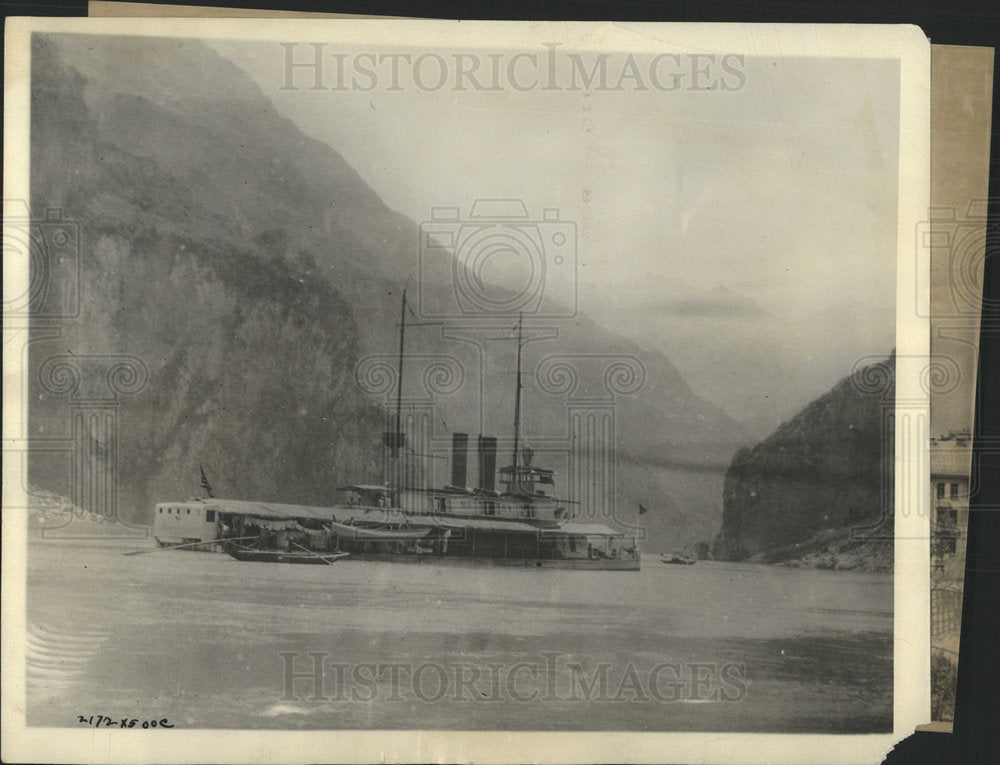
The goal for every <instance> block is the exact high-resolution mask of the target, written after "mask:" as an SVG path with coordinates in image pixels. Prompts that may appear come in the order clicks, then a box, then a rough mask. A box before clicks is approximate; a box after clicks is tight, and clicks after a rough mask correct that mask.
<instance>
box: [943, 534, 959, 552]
mask: <svg viewBox="0 0 1000 765" xmlns="http://www.w3.org/2000/svg"><path fill="white" fill-rule="evenodd" d="M957 543H958V540H956V539H955V538H954V537H951V538H950V539H948V540H947V541H946V542H945V546H946V548H947V550H948V553H949V554H950V555H954V554H955V550H957V549H958V548H957Z"/></svg>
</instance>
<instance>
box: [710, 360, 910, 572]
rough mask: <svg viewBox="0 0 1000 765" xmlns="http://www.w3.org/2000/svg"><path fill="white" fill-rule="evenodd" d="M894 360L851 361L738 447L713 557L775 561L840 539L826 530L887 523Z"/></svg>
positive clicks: (810, 551) (890, 495) (889, 528)
mask: <svg viewBox="0 0 1000 765" xmlns="http://www.w3.org/2000/svg"><path fill="white" fill-rule="evenodd" d="M894 370H895V363H894V357H890V358H889V359H888V360H887V361H884V362H880V363H878V364H873V365H871V366H868V367H864V368H862V369H860V370H858V371H856V372H855V373H854V374H852V375H850V376H848V377H845V378H844V379H843V380H841V381H840V382H839V383H837V385H836V386H834V388H833V389H832V390H831V391H830V392H829V393H826V394H825V395H823V396H821V397H820V398H818V399H817V400H816V401H813V402H812V403H811V404H809V406H807V407H806V408H805V409H804V410H802V411H801V412H799V413H798V414H797V415H795V417H793V418H792V419H791V420H789V421H788V422H786V423H784V424H783V425H782V426H781V427H780V428H778V430H776V431H775V432H774V433H773V434H772V435H771V436H769V437H768V438H766V439H765V440H763V441H762V442H760V443H759V444H757V445H756V446H754V447H753V448H751V449H741V450H740V451H739V453H737V455H736V456H735V457H734V458H733V462H732V464H731V465H730V467H729V471H728V472H727V473H726V484H725V495H724V506H723V520H722V530H721V531H720V533H719V536H718V537H717V539H716V541H715V546H714V553H715V556H716V557H718V558H723V559H726V560H744V559H746V558H750V557H753V556H761V558H762V559H765V560H768V561H778V560H783V559H788V558H793V557H799V556H801V555H806V554H811V553H815V552H817V550H819V549H820V548H821V547H822V546H823V545H824V544H825V543H826V542H830V541H837V542H840V541H843V540H842V539H840V537H838V536H837V535H836V534H831V533H829V532H830V530H835V529H846V528H848V527H855V528H861V527H874V526H876V525H879V524H881V525H880V526H879V528H881V531H882V532H888V531H891V508H892V504H891V497H892V494H891V486H892V475H893V473H892V467H893V461H892V453H891V448H892V447H891V445H892V431H891V417H890V415H891V414H892V404H893V401H894V397H893V392H894V389H895V385H894V382H895V375H894ZM887 524H888V526H887ZM824 535H825V536H824ZM841 536H842V535H841Z"/></svg>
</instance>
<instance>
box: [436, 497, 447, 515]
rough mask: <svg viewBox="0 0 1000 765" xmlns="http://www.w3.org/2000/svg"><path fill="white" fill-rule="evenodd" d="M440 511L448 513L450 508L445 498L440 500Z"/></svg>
mask: <svg viewBox="0 0 1000 765" xmlns="http://www.w3.org/2000/svg"><path fill="white" fill-rule="evenodd" d="M438 510H440V511H441V512H442V513H446V512H448V506H447V503H446V501H445V498H444V497H439V498H438Z"/></svg>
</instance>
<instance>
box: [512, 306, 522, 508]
mask: <svg viewBox="0 0 1000 765" xmlns="http://www.w3.org/2000/svg"><path fill="white" fill-rule="evenodd" d="M522 321H523V314H520V313H519V314H518V315H517V389H516V392H515V396H514V457H513V466H514V475H513V478H514V485H515V486H516V487H517V490H518V491H520V489H521V479H520V476H519V475H518V469H517V452H518V441H519V440H520V438H521V323H522Z"/></svg>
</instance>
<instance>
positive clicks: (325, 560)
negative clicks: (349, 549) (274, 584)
mask: <svg viewBox="0 0 1000 765" xmlns="http://www.w3.org/2000/svg"><path fill="white" fill-rule="evenodd" d="M225 549H226V552H227V553H229V554H230V555H232V556H233V557H234V558H236V560H242V561H252V562H256V563H312V564H314V565H321V566H322V565H332V564H333V563H336V562H337V561H338V560H340V559H342V558H346V557H348V556H349V555H350V553H346V552H335V553H318V552H313V551H312V550H306V549H304V548H303V549H302V550H294V551H288V552H286V551H284V550H258V549H255V548H253V547H243V546H242V545H233V544H230V545H226V547H225Z"/></svg>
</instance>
